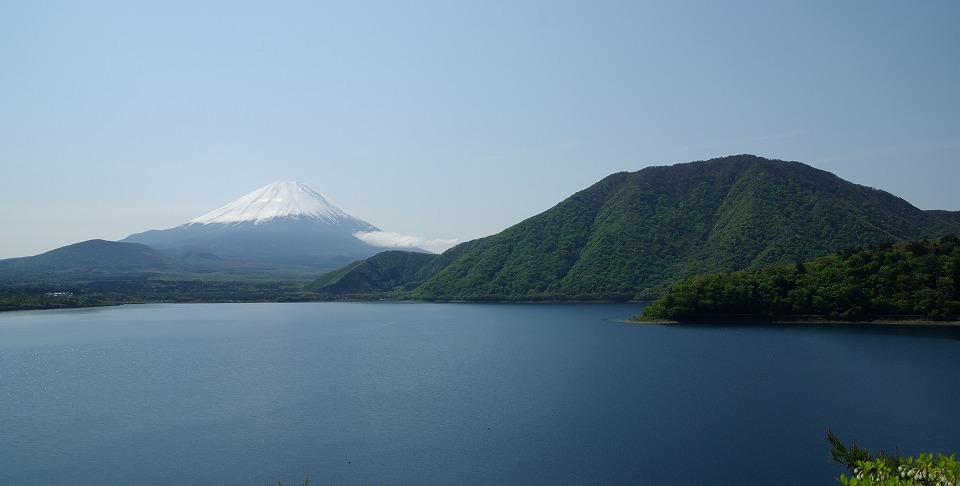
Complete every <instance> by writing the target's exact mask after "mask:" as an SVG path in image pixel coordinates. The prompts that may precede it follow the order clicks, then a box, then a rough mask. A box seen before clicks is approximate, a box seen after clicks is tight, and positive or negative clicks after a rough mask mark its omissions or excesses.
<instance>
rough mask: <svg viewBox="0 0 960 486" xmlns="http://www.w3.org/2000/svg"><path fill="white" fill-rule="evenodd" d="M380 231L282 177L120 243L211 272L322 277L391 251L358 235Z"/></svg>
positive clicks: (314, 192) (318, 194) (306, 187)
mask: <svg viewBox="0 0 960 486" xmlns="http://www.w3.org/2000/svg"><path fill="white" fill-rule="evenodd" d="M376 231H380V230H379V228H377V227H376V226H374V225H372V224H370V223H368V222H366V221H364V220H363V219H360V218H358V217H356V216H353V215H351V214H349V213H347V212H346V211H344V210H342V209H340V208H338V207H337V206H336V205H335V204H333V203H332V202H330V201H329V200H327V199H326V198H324V197H323V196H322V195H320V193H318V192H317V191H314V190H313V189H311V188H310V187H309V186H307V185H306V184H302V183H298V182H275V183H273V184H269V185H267V186H264V187H262V188H260V189H257V190H255V191H253V192H250V193H249V194H246V195H244V196H242V197H240V198H238V199H236V200H235V201H233V202H231V203H229V204H226V205H224V206H221V207H220V208H217V209H215V210H213V211H210V212H209V213H207V214H204V215H203V216H200V217H198V218H195V219H193V220H191V221H188V222H187V223H184V224H182V225H180V226H177V227H174V228H169V229H165V230H151V231H145V232H143V233H137V234H133V235H130V236H128V237H126V238H124V239H122V240H120V241H121V242H124V243H141V244H144V245H147V246H150V247H152V248H154V249H156V250H159V251H162V252H164V253H166V254H168V255H170V256H172V257H174V258H176V259H177V260H179V261H181V262H183V263H184V264H187V265H189V266H191V267H194V268H197V269H201V270H205V271H224V272H227V273H234V274H236V273H244V274H248V273H270V274H276V273H290V271H291V270H299V271H298V272H296V273H301V272H302V273H311V274H315V273H316V272H318V271H326V270H332V269H335V268H339V267H342V266H343V265H346V264H348V263H351V262H354V261H357V260H361V259H364V258H368V257H370V256H373V255H375V254H377V253H380V252H382V251H385V250H389V249H391V248H385V247H377V246H373V245H370V244H368V243H366V242H364V241H361V240H360V239H358V238H357V237H356V236H355V235H356V234H358V233H367V232H376ZM407 250H409V248H407ZM421 251H422V250H421Z"/></svg>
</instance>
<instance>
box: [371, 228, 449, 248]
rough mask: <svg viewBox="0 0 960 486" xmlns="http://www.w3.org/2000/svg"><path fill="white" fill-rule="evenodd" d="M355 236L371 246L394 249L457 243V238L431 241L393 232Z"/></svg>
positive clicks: (372, 232) (374, 232)
mask: <svg viewBox="0 0 960 486" xmlns="http://www.w3.org/2000/svg"><path fill="white" fill-rule="evenodd" d="M353 236H355V237H356V238H357V239H358V240H360V241H363V242H364V243H367V244H369V245H373V246H382V247H393V248H414V247H421V246H437V245H453V244H455V243H457V239H456V238H452V239H449V238H433V239H430V238H424V237H422V236H412V235H401V234H400V233H394V232H392V231H358V232H356V233H354V234H353Z"/></svg>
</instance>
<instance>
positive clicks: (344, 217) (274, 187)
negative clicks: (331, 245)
mask: <svg viewBox="0 0 960 486" xmlns="http://www.w3.org/2000/svg"><path fill="white" fill-rule="evenodd" d="M278 218H289V219H300V218H308V219H315V220H317V221H321V222H324V223H327V224H331V225H342V224H346V225H349V226H357V227H359V228H364V229H366V228H372V227H373V226H372V225H371V224H370V223H367V222H366V221H363V220H362V219H360V218H357V217H355V216H353V215H351V214H348V213H347V212H345V211H343V210H342V209H340V208H338V207H337V206H336V205H335V204H333V203H331V202H330V201H328V200H327V199H326V198H325V197H323V196H321V195H320V193H318V192H317V191H314V190H313V189H312V188H310V186H308V185H306V184H303V183H300V182H274V183H273V184H268V185H266V186H264V187H261V188H260V189H257V190H255V191H253V192H250V193H248V194H246V195H244V196H242V197H240V198H238V199H236V200H235V201H233V202H231V203H229V204H226V205H224V206H221V207H219V208H217V209H215V210H213V211H210V212H209V213H207V214H204V215H203V216H200V217H199V218H196V219H193V220H191V221H189V222H188V223H187V224H186V226H189V225H193V224H204V225H207V224H217V223H219V224H236V223H244V222H253V223H254V224H261V223H263V222H266V221H269V220H272V219H278Z"/></svg>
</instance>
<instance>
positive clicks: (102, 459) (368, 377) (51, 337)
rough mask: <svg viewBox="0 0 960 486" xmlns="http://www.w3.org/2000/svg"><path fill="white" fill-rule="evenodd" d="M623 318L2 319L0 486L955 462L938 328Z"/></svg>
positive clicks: (441, 314)
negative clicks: (941, 455) (867, 454)
mask: <svg viewBox="0 0 960 486" xmlns="http://www.w3.org/2000/svg"><path fill="white" fill-rule="evenodd" d="M641 309H642V305H637V304H565V305H564V304H429V303H409V302H407V303H398V302H376V303H303V304H299V303H296V304H294V303H289V304H287V303H285V304H187V305H174V304H170V305H139V306H122V307H114V308H100V309H82V310H69V311H34V312H16V313H6V314H0V440H2V446H0V447H2V448H0V484H174V483H176V484H250V485H262V484H265V483H268V482H269V483H270V484H276V482H277V481H278V480H280V481H283V482H284V484H287V485H293V484H300V483H301V481H302V480H303V478H304V476H305V475H308V474H309V476H310V480H311V484H590V483H620V484H622V483H634V484H638V483H639V484H837V483H836V482H835V480H834V479H833V478H835V477H836V476H838V475H839V474H840V473H842V472H844V468H843V467H842V466H840V465H837V464H834V463H831V462H830V461H829V445H828V443H827V442H826V441H825V440H824V436H825V434H826V431H827V429H828V428H832V429H833V430H834V431H835V432H836V433H837V435H838V436H839V437H840V438H841V439H842V440H844V441H846V442H857V443H859V444H860V445H863V446H866V447H868V448H870V449H871V450H874V451H875V452H876V451H878V450H879V449H885V450H887V451H893V450H894V449H895V448H898V449H899V452H900V453H901V454H902V455H916V454H917V453H918V452H933V451H941V452H948V453H956V452H960V413H958V411H960V379H958V378H957V371H958V370H960V331H958V330H957V329H953V328H928V327H922V328H907V327H897V326H894V327H877V328H873V327H870V328H868V327H863V326H856V325H844V326H830V325H810V326H786V327H783V326H775V325H746V324H745V325H722V326H721V325H695V326H687V325H684V326H679V325H674V326H665V325H649V324H630V323H625V322H623V320H624V319H626V318H629V317H631V316H634V315H637V314H639V313H640V312H641Z"/></svg>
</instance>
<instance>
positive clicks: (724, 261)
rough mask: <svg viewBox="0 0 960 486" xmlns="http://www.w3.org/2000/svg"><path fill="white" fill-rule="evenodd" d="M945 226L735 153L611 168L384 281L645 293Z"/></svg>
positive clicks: (471, 296) (545, 296)
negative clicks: (553, 201) (542, 207)
mask: <svg viewBox="0 0 960 486" xmlns="http://www.w3.org/2000/svg"><path fill="white" fill-rule="evenodd" d="M957 232H960V218H956V217H955V214H954V213H950V212H928V211H923V210H920V209H917V208H916V207H914V206H912V205H910V204H909V203H907V202H906V201H904V200H902V199H900V198H898V197H895V196H893V195H891V194H889V193H886V192H883V191H880V190H877V189H872V188H869V187H864V186H860V185H857V184H853V183H850V182H847V181H844V180H842V179H840V178H839V177H837V176H835V175H833V174H830V173H828V172H825V171H822V170H818V169H815V168H812V167H810V166H807V165H804V164H801V163H798V162H783V161H778V160H768V159H764V158H760V157H755V156H751V155H738V156H731V157H724V158H720V159H713V160H708V161H701V162H691V163H687V164H679V165H674V166H664V167H649V168H646V169H643V170H640V171H638V172H633V173H627V172H623V173H617V174H613V175H611V176H608V177H606V178H604V179H603V180H601V181H600V182H598V183H596V184H594V185H593V186H591V187H589V188H587V189H584V190H583V191H580V192H578V193H576V194H574V195H572V196H571V197H569V198H567V199H566V200H564V201H562V202H561V203H559V204H558V205H556V206H555V207H553V208H551V209H549V210H547V211H545V212H543V213H541V214H539V215H537V216H534V217H532V218H530V219H527V220H526V221H523V222H521V223H518V224H516V225H514V226H512V227H510V228H508V229H506V230H504V231H503V232H501V233H499V234H496V235H493V236H490V237H487V238H485V239H483V240H480V241H477V242H470V243H471V244H472V245H469V246H461V247H457V248H454V249H451V250H450V251H449V252H447V253H451V252H452V253H453V254H452V255H448V254H447V253H444V254H443V255H440V257H439V258H438V259H436V260H434V261H433V262H431V271H429V272H426V271H424V272H414V273H416V274H417V279H418V280H414V281H404V280H401V281H392V282H388V283H387V285H386V286H388V287H391V288H393V289H411V288H412V291H411V292H410V293H409V294H408V295H409V296H410V297H413V298H418V299H425V300H628V299H651V298H656V297H658V296H659V295H661V294H662V293H663V292H664V291H666V289H667V288H668V287H669V286H670V285H671V284H672V283H674V282H676V281H678V280H680V279H682V278H684V277H688V276H692V275H697V274H703V273H708V272H717V271H735V270H743V269H758V268H761V267H763V266H765V265H769V264H773V263H781V262H794V261H798V260H800V261H802V260H807V259H812V258H815V257H817V256H821V255H824V254H828V253H830V252H833V251H836V250H838V249H840V248H848V247H856V246H863V245H870V244H879V243H881V242H884V241H908V240H913V239H918V238H929V237H936V236H941V235H944V234H948V233H957ZM465 245H466V244H465ZM440 262H443V264H442V265H441V264H440ZM358 268H359V267H358ZM400 273H401V274H402V273H404V272H402V271H401V272H400ZM368 279H369V280H368ZM376 279H377V277H376V275H375V274H373V273H369V272H367V273H365V275H364V276H363V278H359V279H357V280H356V281H355V286H354V287H352V288H341V289H337V290H336V291H337V292H343V293H354V292H357V291H359V290H360V289H370V288H381V287H382V286H381V284H380V283H377V282H374V281H373V280H376ZM420 279H422V280H420ZM327 290H328V291H331V290H333V289H332V288H331V287H328V288H327Z"/></svg>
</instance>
